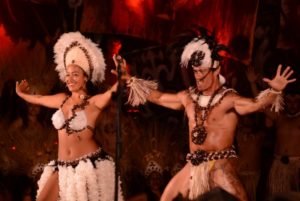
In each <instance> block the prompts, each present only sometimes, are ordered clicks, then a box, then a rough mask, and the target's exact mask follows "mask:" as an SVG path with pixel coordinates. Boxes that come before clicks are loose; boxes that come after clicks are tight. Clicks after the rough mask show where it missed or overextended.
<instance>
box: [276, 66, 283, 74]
mask: <svg viewBox="0 0 300 201" xmlns="http://www.w3.org/2000/svg"><path fill="white" fill-rule="evenodd" d="M281 68H282V65H281V64H279V65H278V67H277V73H276V74H277V75H280V73H281Z"/></svg>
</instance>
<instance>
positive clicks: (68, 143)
mask: <svg viewBox="0 0 300 201" xmlns="http://www.w3.org/2000/svg"><path fill="white" fill-rule="evenodd" d="M58 137H59V140H60V144H59V147H58V160H65V161H69V160H76V159H78V158H80V157H82V156H85V155H87V154H90V153H93V152H95V151H96V150H98V149H99V145H98V144H97V142H96V141H95V140H94V138H93V132H92V131H91V130H89V129H85V130H83V131H82V132H78V133H73V134H70V135H68V134H67V133H66V132H65V130H61V131H59V132H58Z"/></svg>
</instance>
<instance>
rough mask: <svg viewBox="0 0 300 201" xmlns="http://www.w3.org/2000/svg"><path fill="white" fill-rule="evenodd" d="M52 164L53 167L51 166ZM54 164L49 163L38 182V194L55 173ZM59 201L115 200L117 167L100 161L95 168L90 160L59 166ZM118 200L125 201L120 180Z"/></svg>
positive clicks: (105, 161)
mask: <svg viewBox="0 0 300 201" xmlns="http://www.w3.org/2000/svg"><path fill="white" fill-rule="evenodd" d="M51 164H52V166H51ZM53 165H54V162H51V163H49V164H48V165H47V166H46V167H45V168H44V172H43V174H42V176H41V179H40V180H39V181H38V186H39V188H38V192H37V196H38V195H39V194H40V191H41V189H43V187H44V186H45V185H46V182H47V180H48V179H49V177H50V176H51V175H52V173H53V172H54V167H53ZM58 173H59V199H58V200H59V201H73V200H74V201H87V200H90V201H112V200H114V190H115V188H114V187H115V186H114V182H115V165H114V162H113V161H112V159H111V160H99V161H96V162H95V167H94V165H93V163H92V162H91V161H90V160H82V161H80V162H79V164H78V165H77V166H76V167H75V168H73V167H72V166H58ZM118 183H119V188H118V189H119V190H118V195H119V197H118V200H119V201H123V200H124V197H123V193H122V189H121V181H120V179H119V182H118Z"/></svg>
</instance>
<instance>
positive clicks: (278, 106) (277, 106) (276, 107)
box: [256, 88, 284, 112]
mask: <svg viewBox="0 0 300 201" xmlns="http://www.w3.org/2000/svg"><path fill="white" fill-rule="evenodd" d="M281 93H282V92H281V91H276V90H274V89H272V88H269V89H266V90H264V91H261V92H260V93H259V94H258V96H257V97H256V99H257V100H260V99H263V98H265V97H267V96H269V95H270V94H275V95H276V97H275V99H274V101H273V103H272V105H271V111H275V112H279V111H281V110H282V109H283V106H284V102H283V98H282V95H281Z"/></svg>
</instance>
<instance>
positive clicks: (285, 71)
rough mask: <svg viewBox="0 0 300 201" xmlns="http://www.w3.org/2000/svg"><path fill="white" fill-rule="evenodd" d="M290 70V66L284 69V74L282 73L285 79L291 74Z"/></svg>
mask: <svg viewBox="0 0 300 201" xmlns="http://www.w3.org/2000/svg"><path fill="white" fill-rule="evenodd" d="M290 68H291V67H289V66H288V67H286V68H285V69H284V71H283V73H282V76H284V77H285V76H286V75H287V74H288V73H289V71H290Z"/></svg>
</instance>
